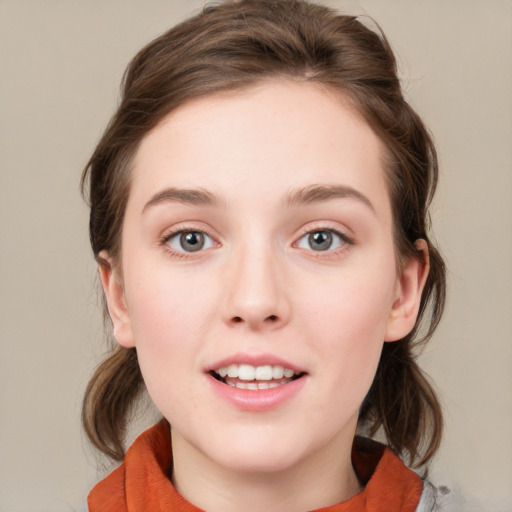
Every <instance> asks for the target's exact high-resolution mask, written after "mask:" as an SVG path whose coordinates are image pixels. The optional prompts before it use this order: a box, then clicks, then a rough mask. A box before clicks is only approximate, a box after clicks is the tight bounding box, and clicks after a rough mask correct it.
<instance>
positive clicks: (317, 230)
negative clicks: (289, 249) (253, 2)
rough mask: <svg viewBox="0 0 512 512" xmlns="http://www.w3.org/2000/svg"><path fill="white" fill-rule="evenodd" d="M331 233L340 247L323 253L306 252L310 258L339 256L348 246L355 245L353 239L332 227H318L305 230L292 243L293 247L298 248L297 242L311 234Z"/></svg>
mask: <svg viewBox="0 0 512 512" xmlns="http://www.w3.org/2000/svg"><path fill="white" fill-rule="evenodd" d="M322 232H323V233H326V232H327V233H332V234H334V235H336V236H337V237H338V238H339V239H340V240H341V242H342V245H341V246H340V247H336V248H334V249H327V250H325V251H314V250H313V249H310V250H308V252H309V253H311V255H312V256H314V257H315V258H331V257H336V256H339V254H340V253H342V252H345V251H346V250H347V249H348V248H349V247H350V246H352V245H355V243H356V242H355V240H354V238H352V237H350V236H348V235H347V234H346V233H344V232H343V231H341V230H340V229H338V228H335V227H333V226H325V225H324V226H318V227H315V228H313V229H311V228H305V229H304V230H303V232H302V234H301V235H300V237H299V238H298V240H297V241H296V242H294V244H293V245H294V247H298V244H299V242H300V241H301V240H302V239H303V238H304V237H306V236H308V235H311V234H313V233H322Z"/></svg>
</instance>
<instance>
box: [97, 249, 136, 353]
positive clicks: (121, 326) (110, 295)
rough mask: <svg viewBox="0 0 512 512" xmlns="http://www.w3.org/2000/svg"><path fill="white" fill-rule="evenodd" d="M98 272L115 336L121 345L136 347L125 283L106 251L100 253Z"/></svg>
mask: <svg viewBox="0 0 512 512" xmlns="http://www.w3.org/2000/svg"><path fill="white" fill-rule="evenodd" d="M98 272H99V276H100V281H101V286H102V288H103V293H104V294H105V298H106V300H107V306H108V313H109V315H110V319H111V321H112V330H113V333H114V337H115V339H116V341H117V342H118V343H119V345H121V346H123V347H125V348H131V347H134V346H135V340H134V336H133V331H132V327H131V321H130V315H129V312H128V308H127V306H126V300H125V295H124V287H123V283H122V280H121V279H120V277H119V276H118V274H117V272H116V271H115V269H114V266H113V264H112V259H111V258H110V256H109V255H108V254H107V253H106V252H104V251H102V252H101V253H100V258H99V264H98Z"/></svg>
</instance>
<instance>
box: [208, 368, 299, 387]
mask: <svg viewBox="0 0 512 512" xmlns="http://www.w3.org/2000/svg"><path fill="white" fill-rule="evenodd" d="M215 373H216V374H217V375H219V376H220V377H222V378H224V377H231V378H238V379H240V380H243V381H253V380H256V381H270V380H272V379H282V378H283V377H284V378H286V379H291V378H292V377H293V376H294V375H295V372H294V371H293V370H292V369H291V368H283V367H282V366H279V365H269V364H267V365H264V366H252V365H250V364H240V365H238V364H230V365H229V366H224V367H222V368H219V369H218V370H215ZM270 387H275V386H270ZM245 389H246V388H245ZM259 389H266V388H259Z"/></svg>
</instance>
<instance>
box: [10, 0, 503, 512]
mask: <svg viewBox="0 0 512 512" xmlns="http://www.w3.org/2000/svg"><path fill="white" fill-rule="evenodd" d="M326 3H328V4H329V5H331V6H335V7H339V8H340V9H342V10H343V11H345V12H348V13H358V14H360V13H365V12H367V13H368V14H370V15H371V16H372V17H374V18H375V19H376V20H377V21H378V22H379V24H380V25H381V26H382V28H383V29H384V31H385V33H386V34H387V36H388V37H389V39H390V41H391V43H392V46H393V48H394V49H395V51H396V52H397V54H398V56H399V60H400V68H401V75H402V78H403V80H404V87H405V91H406V94H407V97H408V98H409V100H410V101H411V102H412V104H413V105H414V107H415V108H416V109H417V110H418V111H419V113H420V115H421V116H422V117H423V118H424V120H425V121H426V123H427V124H428V125H429V127H430V128H431V130H432V132H433V133H434V137H435V139H436V141H437V145H438V149H439V153H440V159H441V165H442V179H441V183H440V190H439V194H438V197H437V200H436V203H435V206H434V211H433V224H434V233H435V236H436V238H437V240H438V243H439V245H440V246H441V248H442V251H443V254H444V255H445V257H446V260H447V263H448V267H449V298H448V305H447V309H446V315H445V318H444V320H443V322H442V324H441V326H440V328H439V330H438V332H437V333H436V335H435V337H434V339H433V341H432V342H431V343H430V345H429V346H428V347H427V349H426V351H425V352H424V354H423V355H422V356H421V362H422V364H423V366H424V367H425V368H426V370H427V371H428V372H429V374H430V375H431V376H432V378H433V379H434V380H435V382H436V383H437V386H438V389H439V391H440V393H441V395H442V397H443V403H444V406H445V413H446V436H445V439H444V442H443V445H442V448H441V451H440V453H439V456H438V458H437V459H436V462H435V464H434V465H433V468H432V472H431V479H432V480H433V481H434V482H435V483H437V484H438V485H439V484H444V485H447V486H449V487H451V488H452V489H453V492H454V493H455V494H456V495H458V496H459V498H460V499H461V502H460V506H459V509H460V510H461V511H485V512H504V511H509V512H510V511H512V490H511V489H512V486H511V483H512V435H511V434H512V396H511V395H512V393H511V391H512V334H511V333H512V201H511V196H512V149H511V147H512V2H511V1H510V0H417V1H411V0H386V1H384V0H380V1H379V0H360V1H341V0H340V1H334V0H333V1H328V2H326ZM201 4H202V2H200V1H190V2H187V1H177V0H174V1H172V0H153V1H149V2H148V1H142V0H88V1H87V2H85V1H78V0H45V1H44V2H43V1H40V0H39V1H38V0H0V112H1V113H0V115H1V118H0V133H1V137H0V213H1V232H0V244H1V251H0V258H1V266H0V300H1V313H0V314H1V317H0V336H1V339H0V343H1V345H0V408H1V409H0V415H1V416H0V512H18V511H19V512H32V511H33V512H36V511H37V512H40V511H50V510H51V511H53V512H60V511H73V510H79V511H81V510H83V509H84V504H85V497H86V494H87V491H88V489H89V488H90V487H91V486H92V485H93V484H94V482H95V481H96V479H97V478H98V476H99V473H98V472H97V470H96V462H97V460H96V457H95V456H94V454H93V452H92V451H91V450H90V449H89V448H88V445H87V443H86V441H85V440H84V436H83V434H82V432H81V427H80V422H79V415H80V401H81V396H82V394H83V390H84V386H85V384H86V382H87V379H88V376H89V375H90V373H91V371H92V368H93V367H94V366H95V365H96V364H97V363H98V361H99V359H100V357H101V354H102V353H103V351H104V346H103V341H102V326H101V314H100V309H99V305H98V304H99V302H98V294H97V290H96V288H95V285H96V283H95V267H94V265H93V261H92V257H91V253H90V249H89V245H88V233H87V216H88V212H87V209H86V207H85V206H84V205H83V203H82V201H81V198H80V196H79V192H78V182H79V178H80V174H81V170H82V167H83V166H84V164H85V163H86V161H87V159H88V156H89V155H90V153H91V152H92V150H93V147H94V145H95V143H96V142H97V141H98V139H99V137H100V135H101V133H102V130H103V128H104V127H105V125H106V123H107V121H108V119H109V117H110V115H111V114H112V113H113V111H114V108H115V105H116V103H117V100H118V90H119V83H120V79H121V75H122V72H123V70H124V68H125V66H126V64H127V63H128V61H129V59H130V58H131V57H132V56H133V55H134V54H135V52H136V51H137V50H138V49H139V48H140V47H141V46H142V45H143V44H145V43H146V42H148V41H149V40H151V39H152V38H154V37H155V36H157V35H158V34H160V33H161V32H163V31H164V30H165V29H167V28H169V27H170V26H171V25H173V24H174V23H176V22H177V21H179V20H181V19H183V18H184V17H186V15H188V14H190V13H192V12H194V11H196V10H197V9H198V8H199V7H200V6H201ZM144 421H146V422H150V421H151V419H146V420H144Z"/></svg>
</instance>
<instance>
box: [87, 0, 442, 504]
mask: <svg viewBox="0 0 512 512" xmlns="http://www.w3.org/2000/svg"><path fill="white" fill-rule="evenodd" d="M436 181H437V162H436V155H435V149H434V146H433V144H432V141H431V139H430V137H429V135H428V132H427V130H426V129H425V127H424V126H423V124H422V122H421V120H420V119H419V118H418V116H417V115H416V114H415V112H414V111H413V110H412V109H411V107H410V106H409V105H408V104H407V103H406V102H405V100H404V99H403V96H402V94H401V90H400V84H399V81H398V79H397V76H396V64H395V60H394V57H393V55H392V52H391V50H390V48H389V45H388V44H387V42H386V40H385V38H384V36H383V35H378V34H376V33H374V32H372V31H371V30H369V29H368V28H366V27H365V26H364V25H362V24H361V23H360V22H359V21H358V20H357V19H355V18H353V17H347V16H339V15H337V14H336V13H334V12H333V11H331V10H329V9H327V8H325V7H320V6H315V5H312V4H309V3H306V2H301V1H288V0H285V1H281V2H274V1H267V0H263V1H261V0H258V1H256V0H245V1H241V2H237V3H231V2H226V3H221V4H220V5H217V6H214V7H209V8H206V9H205V10H204V11H203V12H202V13H201V14H200V15H198V16H196V17H194V18H191V19H189V20H187V21H185V22H183V23H182V24H180V25H178V26H177V27H175V28H174V29H172V30H171V31H169V32H168V33H166V34H164V35H163V36H161V37H159V38H158V39H156V40H155V41H153V42H152V43H150V44H149V45H148V46H147V47H146V48H144V49H143V50H142V51H141V52H140V53H139V54H138V55H137V56H136V57H135V58H134V60H133V61H132V63H131V64H130V66H129V68H128V70H127V73H126V76H125V81H124V92H123V99H122V102H121V105H120V106H119V109H118V111H117V113H116V114H115V116H114V118H113V120H112V122H111V124H110V125H109V127H108V128H107V131H106V132H105V134H104V136H103V138H102V140H101V141H100V143H99V144H98V147H97V148H96V151H95V152H94V154H93V156H92V157H91V160H90V162H89V164H88V165H87V168H86V171H85V173H84V177H83V186H84V190H85V188H86V187H88V190H89V192H88V193H89V201H90V205H91V217H90V234H91V243H92V247H93V251H94V254H95V256H96V258H97V261H98V264H99V273H100V277H101V282H102V286H103V290H104V293H105V299H106V304H107V306H108V312H109V315H110V318H111V321H112V328H113V335H114V337H115V339H116V341H117V344H118V347H117V348H116V349H115V351H114V353H113V354H112V355H111V356H110V357H109V358H108V359H107V360H106V361H105V362H104V363H103V364H102V365H101V366H100V367H99V368H98V370H97V371H96V373H95V375H94V376H93V378H92V379H91V381H90V383H89V387H88V389H87V392H86V397H85V400H84V409H83V418H84V425H85V429H86V432H87V433H88V435H89V437H90V439H91V441H92V442H93V443H94V444H95V445H96V446H97V447H98V448H99V449H100V450H102V451H103V452H104V453H106V454H107V455H109V456H111V457H112V458H114V459H117V460H121V459H123V457H124V447H123V444H122V437H123V433H124V429H125V426H126V421H127V417H128V415H129V412H130V410H131V407H132V405H133V403H134V401H135V399H136V398H137V397H138V395H139V393H140V392H141V390H142V389H143V387H146V388H147V390H148V392H149V395H150V397H151V398H152V400H153V401H154V403H155V404H156V406H157V407H158V409H159V410H160V411H161V413H162V415H163V417H164V419H163V420H162V421H161V422H160V423H159V424H158V425H156V426H155V427H153V428H152V429H150V430H149V431H147V432H146V433H144V434H143V435H142V436H141V437H140V438H139V439H138V440H137V441H136V442H135V443H134V445H133V446H132V447H131V449H130V450H129V451H128V453H127V455H126V457H125V459H124V462H123V464H122V465H121V466H120V467H119V468H118V469H117V470H115V471H114V472H113V473H112V474H111V475H109V476H108V477H107V478H106V479H105V480H104V481H102V482H100V483H99V484H98V485H97V486H96V487H95V488H94V489H93V491H92V492H91V494H90V496H89V508H90V510H91V512H93V511H99V510H187V511H192V510H198V509H204V510H208V511H216V510H223V511H227V510H248V511H250V510H266V511H272V510H276V511H288V510H290V511H301V510H304V511H306V510H318V509H325V510H333V511H334V510H336V511H362V510H365V511H366V510H368V511H370V510H374V511H376V510H400V511H414V510H434V508H433V507H435V492H434V490H433V489H432V487H431V486H430V485H429V484H428V483H427V482H425V481H422V480H421V479H420V478H419V477H418V476H417V475H416V474H415V473H414V472H412V471H411V470H409V469H408V468H407V467H406V466H405V465H404V464H403V463H402V462H401V460H400V459H399V458H398V457H397V455H400V456H403V457H405V458H406V459H407V462H409V463H410V464H411V465H415V466H417V467H420V466H423V465H425V464H427V463H428V461H429V460H430V459H431V458H432V456H433V455H434V453H435V451H436V450H437V448H438V446H439V442H440V436H441V427H442V416H441V411H440V407H439V404H438V401H437V398H436V396H435V393H434V392H433V390H432V388H431V386H430V385H429V383H428V382H427V381H426V379H425V377H424V376H423V374H422V372H421V370H420V369H419V368H418V366H417V365H416V363H415V362H414V355H413V352H412V349H413V348H414V346H415V345H416V344H418V343H420V342H425V341H426V340H428V338H429V337H430V336H431V334H432V332H433V330H434V329H435V327H436V325H437V323H438V322H439V319H440V316H441V312H442V309H443V304H444V290H445V280H444V265H443V262H442V259H441V258H440V256H439V254H438V252H437V251H436V249H435V247H434V246H433V245H432V243H431V242H430V240H429V237H428V231H427V229H428V226H427V219H428V213H427V211H428V205H429V203H430V200H431V198H432V195H433V193H434V189H435V185H436ZM429 304H430V307H429V308H428V309H427V305H429ZM423 317H428V318H425V321H426V322H427V325H428V329H426V334H425V335H424V336H423V337H422V338H421V339H419V338H418V333H417V331H418V327H419V323H420V320H421V319H422V318H423ZM380 427H382V428H383V431H384V433H385V436H386V439H387V444H388V446H389V448H384V447H383V446H382V445H378V444H376V443H374V442H371V441H369V440H368V439H363V438H359V437H357V438H354V436H355V432H356V429H357V428H359V430H360V431H361V432H364V433H366V434H367V435H370V436H371V435H373V434H374V433H375V432H376V431H377V430H378V429H379V428H380ZM171 446H172V450H171ZM395 454H397V455H395Z"/></svg>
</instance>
